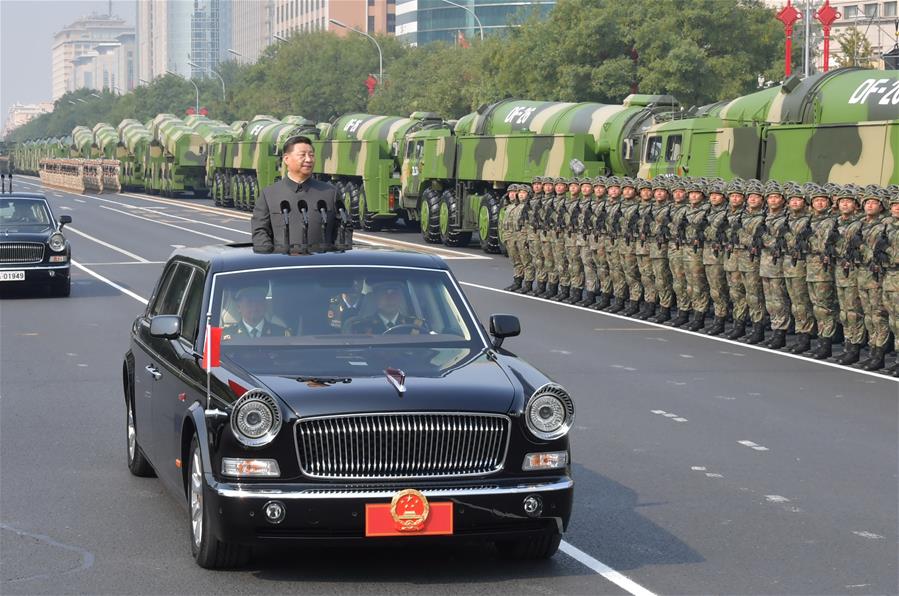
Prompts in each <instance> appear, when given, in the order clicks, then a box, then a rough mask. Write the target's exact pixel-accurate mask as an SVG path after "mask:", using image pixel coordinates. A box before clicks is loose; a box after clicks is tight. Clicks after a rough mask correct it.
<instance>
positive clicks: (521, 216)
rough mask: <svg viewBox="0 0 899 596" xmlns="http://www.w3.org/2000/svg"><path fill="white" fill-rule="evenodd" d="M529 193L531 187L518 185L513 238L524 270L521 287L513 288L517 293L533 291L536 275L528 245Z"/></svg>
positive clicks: (530, 206)
mask: <svg viewBox="0 0 899 596" xmlns="http://www.w3.org/2000/svg"><path fill="white" fill-rule="evenodd" d="M531 194H532V193H531V189H530V188H529V187H528V185H527V184H519V185H518V218H517V220H518V221H517V222H516V224H517V225H516V229H515V238H516V248H517V250H518V254H519V258H520V259H521V266H522V269H523V270H524V280H522V282H521V287H520V288H518V289H516V290H515V291H516V292H518V293H519V294H530V293H533V287H534V279H535V278H536V276H537V269H536V266H535V264H534V260H533V259H532V258H531V250H530V245H529V243H530V239H529V234H530V227H531V226H530V223H529V221H530V219H531V215H532V214H531V210H532V209H533V208H534V205H533V202H532V201H531Z"/></svg>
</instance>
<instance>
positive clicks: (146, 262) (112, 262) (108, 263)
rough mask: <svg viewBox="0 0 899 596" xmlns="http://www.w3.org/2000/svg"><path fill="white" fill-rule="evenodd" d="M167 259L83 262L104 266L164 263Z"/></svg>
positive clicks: (90, 265)
mask: <svg viewBox="0 0 899 596" xmlns="http://www.w3.org/2000/svg"><path fill="white" fill-rule="evenodd" d="M164 263H165V261H108V262H106V263H81V264H82V265H85V266H87V267H104V266H109V265H162V264H164Z"/></svg>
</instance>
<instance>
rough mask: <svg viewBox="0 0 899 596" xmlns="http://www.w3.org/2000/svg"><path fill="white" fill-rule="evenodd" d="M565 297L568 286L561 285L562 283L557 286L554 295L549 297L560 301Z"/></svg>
mask: <svg viewBox="0 0 899 596" xmlns="http://www.w3.org/2000/svg"><path fill="white" fill-rule="evenodd" d="M566 298H568V286H562V285H560V286H559V291H558V292H556V295H555V296H550V297H549V299H550V300H554V301H556V302H562V301H563V300H565V299H566Z"/></svg>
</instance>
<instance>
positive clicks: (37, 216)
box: [0, 197, 51, 226]
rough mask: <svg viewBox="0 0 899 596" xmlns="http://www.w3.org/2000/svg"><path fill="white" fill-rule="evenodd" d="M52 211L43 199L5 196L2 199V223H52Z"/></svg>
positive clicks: (17, 224) (0, 221)
mask: <svg viewBox="0 0 899 596" xmlns="http://www.w3.org/2000/svg"><path fill="white" fill-rule="evenodd" d="M50 223H51V220H50V213H49V212H48V211H47V206H46V205H45V204H44V202H43V201H41V200H36V199H20V198H12V197H11V198H5V199H2V200H0V225H3V226H20V225H41V226H48V225H50Z"/></svg>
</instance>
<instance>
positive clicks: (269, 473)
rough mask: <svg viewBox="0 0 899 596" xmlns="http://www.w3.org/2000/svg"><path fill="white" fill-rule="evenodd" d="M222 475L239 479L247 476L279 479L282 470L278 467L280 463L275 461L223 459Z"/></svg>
mask: <svg viewBox="0 0 899 596" xmlns="http://www.w3.org/2000/svg"><path fill="white" fill-rule="evenodd" d="M222 475H223V476H235V477H237V478H241V477H245V476H255V477H257V478H258V477H262V478H277V477H278V476H280V475H281V469H280V468H279V467H278V462H277V461H276V460H274V459H239V458H236V457H223V458H222Z"/></svg>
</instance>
